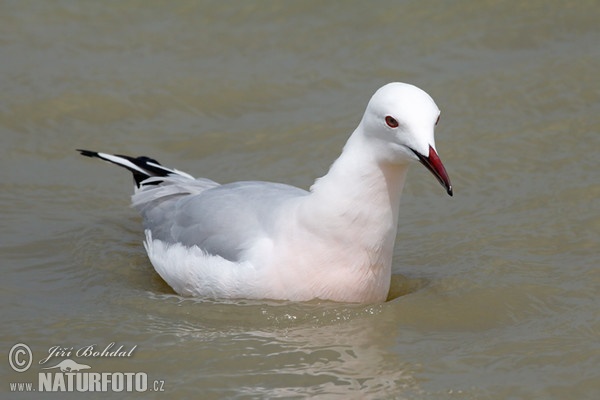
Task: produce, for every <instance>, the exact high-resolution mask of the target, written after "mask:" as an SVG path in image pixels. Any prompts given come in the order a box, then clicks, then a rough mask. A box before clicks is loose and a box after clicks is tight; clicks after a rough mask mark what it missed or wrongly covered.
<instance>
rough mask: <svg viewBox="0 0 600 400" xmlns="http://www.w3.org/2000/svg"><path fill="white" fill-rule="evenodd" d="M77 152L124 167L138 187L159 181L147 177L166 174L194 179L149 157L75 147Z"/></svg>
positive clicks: (156, 183) (155, 183)
mask: <svg viewBox="0 0 600 400" xmlns="http://www.w3.org/2000/svg"><path fill="white" fill-rule="evenodd" d="M77 151H78V152H80V153H81V155H82V156H86V157H92V158H93V157H96V158H99V159H101V160H104V161H107V162H110V163H113V164H116V165H118V166H120V167H123V168H126V169H128V170H129V171H131V173H132V174H133V180H134V181H135V184H136V186H137V187H138V188H140V187H141V186H142V185H158V184H159V183H161V180H160V179H152V180H150V181H148V182H144V181H146V180H147V179H148V178H152V177H159V178H160V177H167V176H174V175H177V176H181V177H185V178H189V179H194V177H193V176H191V175H190V174H187V173H185V172H182V171H178V170H176V169H170V168H166V167H163V166H162V165H160V163H159V162H158V161H156V160H153V159H152V158H149V157H145V156H142V157H129V156H123V155H120V154H106V153H98V152H95V151H90V150H81V149H77Z"/></svg>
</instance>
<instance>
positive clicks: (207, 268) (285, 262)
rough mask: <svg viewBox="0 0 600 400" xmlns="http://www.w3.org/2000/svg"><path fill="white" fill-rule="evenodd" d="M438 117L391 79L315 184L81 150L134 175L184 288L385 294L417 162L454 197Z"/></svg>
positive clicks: (143, 208) (156, 247) (324, 295)
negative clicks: (220, 174)
mask: <svg viewBox="0 0 600 400" xmlns="http://www.w3.org/2000/svg"><path fill="white" fill-rule="evenodd" d="M439 118H440V110H439V109H438V107H437V106H436V104H435V102H434V101H433V99H432V98H431V97H430V96H429V95H428V94H427V93H426V92H425V91H423V90H421V89H419V88H418V87H416V86H413V85H410V84H406V83H400V82H394V83H389V84H387V85H385V86H383V87H381V88H380V89H378V90H377V91H376V92H375V94H374V95H373V96H372V97H371V99H370V101H369V103H368V104H367V108H366V110H365V113H364V115H363V117H362V119H361V120H360V123H359V124H358V126H357V128H356V129H355V130H354V132H353V133H352V135H351V136H350V137H349V139H348V141H347V142H346V144H345V146H344V148H343V150H342V153H341V155H340V156H339V157H338V158H337V159H336V160H335V162H334V163H333V164H332V165H331V167H330V168H329V171H328V172H327V174H326V175H325V176H323V177H321V178H319V179H317V180H316V181H315V182H314V184H313V185H312V186H311V187H310V189H309V190H308V191H307V190H303V189H300V188H297V187H294V186H290V185H286V184H282V183H272V182H262V181H242V182H235V183H227V184H222V185H221V184H219V183H217V182H214V181H212V180H210V179H206V178H198V179H196V178H194V177H193V176H191V175H189V174H187V173H185V172H182V171H178V170H176V169H171V168H166V167H164V166H162V165H161V164H160V163H158V162H157V161H156V160H154V159H151V158H148V157H129V156H124V155H113V154H107V153H99V152H95V151H89V150H80V149H78V151H79V152H80V153H81V154H82V155H84V156H88V157H97V158H100V159H102V160H104V161H107V162H110V163H113V164H116V165H119V166H121V167H124V168H126V169H128V170H129V171H131V172H132V173H133V178H134V181H135V192H134V194H133V196H132V206H133V207H134V208H136V209H137V210H138V211H139V212H140V213H141V215H142V218H143V225H144V233H145V241H144V247H145V249H146V252H147V253H148V257H149V259H150V262H151V263H152V265H153V266H154V268H155V269H156V272H157V273H158V274H159V275H160V276H161V277H162V279H164V280H165V282H167V283H168V284H169V286H171V288H173V290H174V291H175V292H177V293H178V294H179V295H182V296H194V297H201V298H211V299H257V300H258V299H272V300H289V301H308V300H312V299H321V300H331V301H337V302H348V303H363V304H369V303H380V302H383V301H385V300H386V298H387V295H388V292H389V289H390V282H391V275H392V255H393V251H394V244H395V240H396V233H397V229H398V211H399V206H400V196H401V193H402V188H403V186H404V182H405V180H406V175H407V171H408V168H409V165H410V164H411V163H413V162H415V161H417V162H420V163H421V164H423V165H424V166H425V167H426V168H427V169H428V170H429V171H430V172H431V173H433V175H434V176H435V177H436V178H437V180H438V181H439V183H440V184H441V185H442V186H443V187H444V188H445V189H446V192H447V193H448V194H449V195H450V196H452V185H451V183H450V178H449V177H448V174H447V172H446V169H445V167H444V165H443V164H442V161H441V160H440V158H439V156H438V153H437V151H436V147H435V140H434V129H435V126H436V125H437V123H438V122H439Z"/></svg>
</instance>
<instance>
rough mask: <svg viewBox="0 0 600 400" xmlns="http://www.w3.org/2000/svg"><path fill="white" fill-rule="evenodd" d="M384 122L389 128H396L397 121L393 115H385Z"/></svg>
mask: <svg viewBox="0 0 600 400" xmlns="http://www.w3.org/2000/svg"><path fill="white" fill-rule="evenodd" d="M385 123H386V124H387V126H389V127H390V128H397V127H398V121H396V119H395V118H394V117H390V116H389V115H388V116H387V117H385Z"/></svg>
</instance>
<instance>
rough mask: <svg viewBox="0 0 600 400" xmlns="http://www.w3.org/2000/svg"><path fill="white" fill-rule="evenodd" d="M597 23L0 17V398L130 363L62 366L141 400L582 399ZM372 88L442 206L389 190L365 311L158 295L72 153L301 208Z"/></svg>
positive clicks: (518, 6)
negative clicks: (422, 119) (430, 116)
mask: <svg viewBox="0 0 600 400" xmlns="http://www.w3.org/2000/svg"><path fill="white" fill-rule="evenodd" d="M598 21H600V6H599V5H598V3H597V2H595V1H572V2H568V1H563V2H558V1H528V2H521V3H517V2H502V1H463V2H411V1H401V2H339V3H326V4H323V3H322V2H256V3H255V2H243V3H242V2H203V3H197V2H193V1H178V2H158V1H151V2H149V1H121V2H76V1H72V2H68V1H60V2H34V1H2V2H0V89H1V90H0V138H1V140H2V146H1V148H0V163H1V166H2V168H0V210H1V211H0V213H1V215H2V224H1V225H0V240H1V242H0V246H1V250H0V255H1V260H2V261H1V265H2V279H1V282H2V283H1V290H0V293H1V295H0V296H1V300H2V304H3V307H2V310H3V311H2V313H3V324H2V328H1V332H2V341H1V343H0V349H2V354H4V356H3V359H4V361H0V366H1V367H0V370H1V371H2V383H1V387H0V390H2V391H4V392H9V391H10V390H11V386H10V383H11V382H13V383H14V382H34V383H35V386H34V387H37V383H38V376H39V374H40V373H42V372H49V371H45V370H44V371H43V370H42V369H41V368H42V367H45V366H51V365H56V364H57V363H58V361H60V360H62V359H63V358H65V357H62V358H61V357H57V358H55V359H53V360H52V362H50V361H49V362H48V363H47V364H44V365H39V361H40V360H42V359H43V358H44V357H46V356H47V355H48V350H49V349H50V348H51V347H53V346H60V347H62V348H65V349H68V348H72V349H73V350H72V351H73V352H75V351H76V350H77V349H80V348H82V347H85V346H89V345H92V344H94V345H95V346H96V348H98V349H103V348H106V347H107V346H108V345H109V344H110V343H112V342H115V347H116V346H119V345H123V346H124V348H127V349H131V348H132V347H133V346H137V347H136V348H135V350H134V352H133V354H132V355H131V356H130V357H120V358H119V357H99V356H97V357H75V356H70V358H71V359H73V360H75V361H76V362H78V363H80V364H87V365H88V366H90V369H89V371H90V372H111V373H114V372H140V371H141V372H144V373H146V374H147V376H148V380H149V386H150V388H149V389H148V391H146V392H145V393H144V394H143V396H144V397H149V398H150V397H156V398H159V397H160V398H165V396H168V397H169V398H215V399H216V398H261V397H262V398H277V397H299V398H302V397H311V396H315V397H318V396H321V397H322V398H344V399H346V398H399V399H508V398H515V399H566V398H572V399H596V398H598V396H600V322H599V321H600V307H599V306H600V301H599V300H598V293H599V291H600V256H599V251H598V248H599V243H600V202H599V201H598V198H599V196H600V178H599V177H598V172H597V171H598V167H599V157H598V150H599V148H600V120H599V118H598V115H600V86H599V84H598V82H599V81H598V76H599V75H598V71H600V47H599V46H598V43H600V28H599V25H598ZM389 81H405V82H410V83H413V84H416V85H418V86H420V87H422V88H423V89H425V90H426V91H428V92H429V93H430V94H431V96H432V97H433V98H434V99H435V100H436V102H437V104H438V106H439V107H440V108H441V109H442V120H441V123H440V125H439V127H438V129H437V132H436V144H437V147H438V150H439V152H440V155H441V157H442V159H443V160H444V163H445V165H446V168H447V170H448V172H449V174H450V177H451V179H452V182H453V185H454V190H455V196H454V197H453V198H449V197H448V196H446V195H445V193H444V192H443V190H442V189H441V188H440V187H439V186H438V184H437V182H436V181H435V179H434V178H433V177H432V176H431V175H430V174H429V173H428V172H427V171H426V170H425V169H424V168H421V167H420V166H417V165H415V167H414V168H413V170H412V171H411V172H410V174H409V181H408V183H407V186H406V188H405V193H404V196H403V204H402V208H401V211H400V220H401V222H400V227H399V235H398V240H397V245H396V250H395V257H394V271H395V272H396V273H397V274H401V276H399V277H398V278H397V279H398V281H399V282H398V283H397V285H396V289H398V292H399V294H401V296H399V297H398V298H396V299H394V300H392V301H390V302H388V303H385V304H382V305H372V306H358V305H344V304H332V303H318V302H312V303H308V304H295V303H286V302H274V303H273V302H265V303H261V302H258V303H257V302H247V301H239V302H215V301H199V300H194V299H183V298H180V297H178V296H175V295H174V294H173V293H172V292H171V291H170V289H169V288H168V286H166V284H164V283H163V282H162V281H161V280H160V278H159V277H158V276H157V275H156V273H154V271H153V269H152V267H151V265H150V263H149V262H148V261H147V258H146V256H145V253H144V249H143V247H142V245H141V241H142V233H141V225H140V220H139V218H138V217H137V215H136V213H135V212H134V210H132V209H130V208H129V207H128V203H129V195H130V193H131V182H130V177H129V176H128V174H127V173H125V172H124V171H120V170H118V169H117V168H113V167H110V166H108V165H104V164H102V163H98V162H92V161H90V160H87V159H83V158H82V157H80V156H79V155H78V154H77V153H76V152H75V150H74V149H75V148H90V149H95V150H99V151H107V152H111V151H114V152H120V153H124V154H132V155H141V154H144V155H148V156H153V157H155V158H157V159H158V160H160V161H161V162H162V163H164V164H165V165H169V166H173V167H176V168H178V169H181V170H185V171H188V172H190V173H192V174H194V175H197V176H206V177H209V178H211V179H215V180H218V181H221V182H227V181H236V180H244V179H261V180H273V181H282V182H287V183H291V184H295V185H299V186H302V187H308V186H309V185H310V184H311V183H312V181H313V179H314V178H316V177H318V176H321V175H322V174H324V173H325V171H326V170H327V167H328V166H329V164H330V163H331V162H332V161H333V160H334V159H335V157H337V155H338V154H339V152H340V150H341V147H342V146H343V144H344V142H345V140H346V138H347V137H348V135H349V134H350V132H351V131H352V129H353V128H354V127H355V126H356V124H357V123H358V121H359V119H360V117H361V115H362V112H363V110H364V107H365V105H366V102H367V101H368V99H369V97H370V96H371V94H372V93H373V91H374V90H375V89H377V88H378V87H379V86H381V85H382V84H384V83H386V82H389ZM16 343H24V344H27V345H28V346H29V347H30V348H31V351H32V354H33V364H32V366H31V367H30V368H29V370H28V371H27V372H23V373H17V372H16V371H14V370H13V369H12V368H11V367H10V364H9V363H8V360H7V356H8V355H9V352H10V349H11V347H12V346H13V345H14V344H16ZM13 356H14V353H13ZM22 360H23V358H19V359H18V360H17V361H22ZM51 371H58V370H51ZM154 381H157V382H159V383H160V382H163V383H164V385H163V386H162V387H158V386H157V387H154V386H153V384H154ZM160 388H162V389H164V392H159V393H157V392H156V391H154V389H156V390H159V389H160ZM123 395H124V393H122V392H108V393H102V394H100V395H97V396H98V397H100V396H102V398H107V397H108V398H121V397H123ZM12 396H15V398H26V397H27V396H29V397H31V396H35V397H36V398H45V397H53V395H51V394H49V393H44V394H41V393H35V394H31V393H30V394H28V395H25V394H21V395H19V396H20V397H17V395H16V394H14V395H12ZM86 396H88V394H86ZM54 397H61V398H62V396H58V395H57V396H54Z"/></svg>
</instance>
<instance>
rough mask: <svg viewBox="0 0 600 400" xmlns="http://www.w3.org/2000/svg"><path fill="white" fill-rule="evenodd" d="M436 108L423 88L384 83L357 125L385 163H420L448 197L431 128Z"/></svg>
mask: <svg viewBox="0 0 600 400" xmlns="http://www.w3.org/2000/svg"><path fill="white" fill-rule="evenodd" d="M439 119H440V110H439V108H438V107H437V105H436V104H435V102H434V101H433V99H432V98H431V97H430V96H429V95H428V94H427V93H426V92H424V91H423V90H421V89H419V88H418V87H416V86H413V85H409V84H407V83H400V82H394V83H388V84H387V85H385V86H383V87H381V88H380V89H379V90H377V92H375V94H374V95H373V97H371V100H370V101H369V104H368V105H367V109H366V110H365V114H364V116H363V118H362V120H361V122H360V125H359V127H358V129H359V130H361V131H362V133H363V135H364V136H365V137H366V138H367V140H369V142H370V143H371V144H372V145H373V146H374V149H375V154H376V157H377V158H378V159H379V160H380V161H382V162H386V163H392V164H406V163H409V162H412V161H419V162H421V163H422V164H423V165H424V166H425V167H426V168H427V169H428V170H429V171H430V172H431V173H432V174H433V175H434V176H435V177H436V178H437V180H438V181H439V182H440V184H441V185H442V186H443V187H444V188H445V189H446V192H447V193H448V194H449V195H450V196H452V185H451V183H450V178H449V177H448V174H447V173H446V168H444V164H442V161H441V160H440V158H439V157H438V154H437V151H436V149H435V138H434V130H435V126H436V125H437V124H438V122H439Z"/></svg>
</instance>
